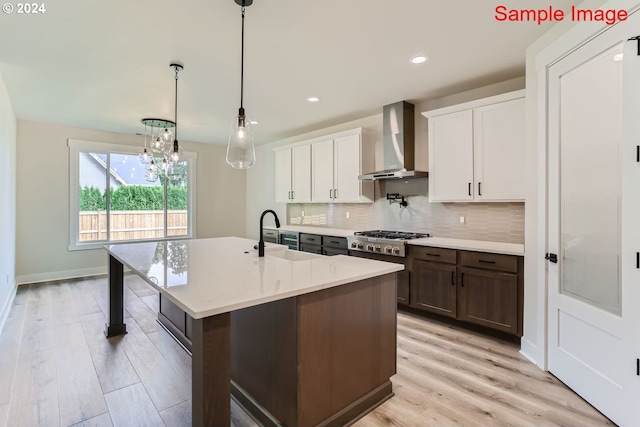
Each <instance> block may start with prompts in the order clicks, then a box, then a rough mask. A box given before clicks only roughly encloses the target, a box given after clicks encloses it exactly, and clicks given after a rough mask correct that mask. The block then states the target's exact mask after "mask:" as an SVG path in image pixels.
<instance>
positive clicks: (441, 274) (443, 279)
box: [411, 260, 456, 318]
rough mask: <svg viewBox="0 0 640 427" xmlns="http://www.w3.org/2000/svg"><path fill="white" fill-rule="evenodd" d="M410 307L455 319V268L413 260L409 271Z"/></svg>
mask: <svg viewBox="0 0 640 427" xmlns="http://www.w3.org/2000/svg"><path fill="white" fill-rule="evenodd" d="M411 307H414V308H419V309H421V310H425V311H430V312H432V313H438V314H441V315H443V316H447V317H453V318H455V317H456V266H455V265H450V264H442V263H436V262H428V261H421V260H415V261H414V262H413V269H412V271H411Z"/></svg>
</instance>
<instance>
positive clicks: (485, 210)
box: [287, 179, 524, 243]
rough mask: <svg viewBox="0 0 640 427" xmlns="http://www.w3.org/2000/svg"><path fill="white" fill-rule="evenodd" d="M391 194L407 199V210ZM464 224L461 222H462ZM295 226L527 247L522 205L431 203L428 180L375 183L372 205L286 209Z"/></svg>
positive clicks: (321, 205)
mask: <svg viewBox="0 0 640 427" xmlns="http://www.w3.org/2000/svg"><path fill="white" fill-rule="evenodd" d="M387 193H399V194H400V195H402V196H405V200H406V201H407V202H408V206H407V207H400V204H398V203H390V202H389V201H388V200H387V199H386V194H387ZM461 216H462V217H464V223H463V224H461V223H460V217H461ZM287 222H288V224H291V225H314V226H320V227H322V226H325V227H331V228H345V229H351V230H371V229H385V230H397V231H413V232H426V233H430V234H431V235H432V236H437V237H452V238H457V239H471V240H488V241H494V242H507V243H524V203H438V202H433V203H430V202H429V196H428V181H427V179H410V180H402V181H379V182H376V200H375V202H374V203H365V204H360V203H304V204H289V205H287Z"/></svg>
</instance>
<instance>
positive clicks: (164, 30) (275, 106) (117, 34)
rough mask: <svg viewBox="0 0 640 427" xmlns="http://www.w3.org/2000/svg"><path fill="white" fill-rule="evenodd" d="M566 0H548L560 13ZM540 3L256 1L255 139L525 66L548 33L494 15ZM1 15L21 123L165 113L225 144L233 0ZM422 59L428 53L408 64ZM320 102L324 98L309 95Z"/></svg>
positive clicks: (249, 23) (467, 85) (70, 3)
mask: <svg viewBox="0 0 640 427" xmlns="http://www.w3.org/2000/svg"><path fill="white" fill-rule="evenodd" d="M572 3H575V1H572V0H550V1H548V2H546V3H544V6H545V7H548V5H551V4H552V5H554V6H556V7H558V8H563V9H565V10H567V9H568V8H569V7H570V5H571V4H572ZM498 4H504V5H507V6H508V7H510V8H516V7H518V8H523V7H524V8H533V7H536V8H537V7H541V3H540V2H539V1H537V0H526V1H523V0H501V1H498V0H255V2H254V4H253V5H252V6H250V7H248V8H247V9H246V20H245V25H246V30H245V37H246V39H245V99H244V105H245V109H246V110H247V115H248V116H249V117H250V118H251V119H253V120H258V121H259V122H260V123H259V125H257V126H255V128H254V139H255V142H256V143H257V144H260V143H266V142H271V141H274V140H278V139H281V138H285V137H289V136H293V135H296V134H299V133H303V132H307V131H310V130H313V129H317V128H320V127H324V126H329V125H333V124H337V123H341V122H345V121H347V120H352V119H357V118H360V117H364V116H368V115H371V114H374V113H376V112H380V111H382V106H383V105H385V104H389V103H393V102H396V101H399V100H408V101H412V102H418V101H421V100H425V99H429V98H436V97H441V96H445V95H449V94H452V93H456V92H460V91H463V90H468V89H472V88H475V87H479V86H483V85H486V84H491V83H496V82H499V81H503V80H507V79H510V78H513V77H517V76H521V75H523V74H524V64H525V49H526V48H527V47H528V46H529V45H530V44H531V43H532V42H533V41H535V39H536V38H538V37H539V36H540V35H542V34H543V33H544V32H545V31H546V30H548V29H549V28H550V26H549V25H548V24H547V25H540V26H538V25H537V24H536V23H535V22H520V23H513V22H511V23H504V22H502V23H501V22H497V21H496V20H495V19H494V13H495V12H494V8H495V7H496V6H497V5H498ZM45 7H46V12H45V13H44V14H39V15H18V14H16V12H15V11H14V12H13V13H12V14H6V13H3V14H1V15H0V74H2V76H3V78H4V80H5V83H6V86H7V89H8V91H9V96H10V97H11V102H12V104H13V106H14V109H15V112H16V115H17V116H18V118H19V119H28V120H36V121H43V122H53V123H60V124H65V125H72V126H79V127H86V128H92V129H101V130H109V131H116V132H123V133H130V134H134V133H136V132H141V131H143V130H144V129H143V126H142V124H141V123H140V119H142V118H144V117H158V118H167V119H172V118H173V90H174V80H173V70H172V69H171V68H170V67H169V64H170V63H171V62H173V61H179V62H182V63H183V64H184V70H183V71H182V72H181V73H180V80H179V100H178V113H179V116H178V124H179V136H180V139H181V140H190V141H198V142H214V143H226V140H227V135H228V132H229V126H230V125H231V121H232V118H233V117H234V115H235V114H237V110H238V107H239V104H240V77H239V75H240V22H241V20H240V7H239V6H238V5H237V4H236V3H235V2H234V0H183V1H178V0H108V1H98V0H93V1H91V0H56V1H48V2H45ZM418 53H422V54H426V55H427V56H428V57H429V58H430V59H429V61H428V62H427V63H425V64H421V65H412V64H411V63H410V62H409V59H410V58H411V57H412V56H413V55H415V54H418ZM312 95H313V96H317V97H319V98H320V99H321V101H320V102H318V103H314V104H312V103H309V102H307V101H306V98H307V97H309V96H312Z"/></svg>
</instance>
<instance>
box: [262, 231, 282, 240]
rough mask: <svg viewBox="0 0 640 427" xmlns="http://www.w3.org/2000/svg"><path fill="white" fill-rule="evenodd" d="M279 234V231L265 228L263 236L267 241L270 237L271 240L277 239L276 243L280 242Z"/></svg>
mask: <svg viewBox="0 0 640 427" xmlns="http://www.w3.org/2000/svg"><path fill="white" fill-rule="evenodd" d="M278 234H279V232H278V230H272V229H270V228H265V229H264V230H262V236H263V237H265V239H266V238H267V237H268V238H271V239H275V241H276V242H277V241H278ZM265 241H266V240H265Z"/></svg>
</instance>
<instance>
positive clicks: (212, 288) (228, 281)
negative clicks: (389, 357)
mask: <svg viewBox="0 0 640 427" xmlns="http://www.w3.org/2000/svg"><path fill="white" fill-rule="evenodd" d="M255 244H256V242H255V241H254V240H250V239H243V238H239V237H219V238H210V239H192V240H172V241H161V242H157V241H154V242H144V243H123V244H114V245H107V246H105V249H106V250H107V252H108V253H109V254H110V255H112V256H113V257H115V258H116V259H117V260H119V261H120V262H122V263H123V264H124V265H125V266H127V267H129V268H130V269H131V270H132V271H134V272H136V274H138V275H139V276H140V277H142V278H143V279H144V280H145V281H146V282H148V283H149V284H150V285H152V286H153V287H154V288H156V289H158V290H159V291H160V292H161V293H162V294H163V295H165V296H166V297H167V298H169V299H170V300H171V301H172V302H173V303H175V304H176V305H178V306H179V307H180V308H181V309H183V310H184V311H185V312H187V313H188V314H189V315H190V316H191V317H193V318H194V319H200V318H204V317H208V316H212V315H215V314H220V313H226V312H229V311H233V310H238V309H241V308H246V307H251V306H254V305H258V304H263V303H266V302H271V301H276V300H280V299H285V298H289V297H293V296H297V295H302V294H305V293H309V292H314V291H318V290H321V289H325V288H330V287H333V286H340V285H343V284H346V283H351V282H355V281H358V280H364V279H368V278H371V277H376V276H381V275H384V274H389V273H394V272H396V271H400V270H402V269H403V268H404V267H403V265H402V264H396V263H389V262H382V261H375V260H370V259H364V258H357V257H349V256H346V255H337V256H332V257H328V256H322V255H315V256H311V257H309V258H308V259H304V258H303V259H297V260H291V259H287V258H285V257H283V256H282V254H277V252H282V251H285V250H286V249H284V248H283V247H282V246H281V245H268V246H267V250H266V254H265V256H264V257H262V258H261V257H258V253H257V251H256V250H254V249H253V247H254V245H255ZM294 252H295V251H294Z"/></svg>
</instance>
